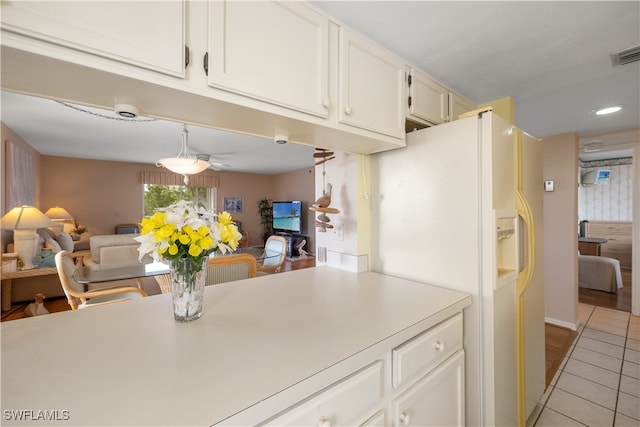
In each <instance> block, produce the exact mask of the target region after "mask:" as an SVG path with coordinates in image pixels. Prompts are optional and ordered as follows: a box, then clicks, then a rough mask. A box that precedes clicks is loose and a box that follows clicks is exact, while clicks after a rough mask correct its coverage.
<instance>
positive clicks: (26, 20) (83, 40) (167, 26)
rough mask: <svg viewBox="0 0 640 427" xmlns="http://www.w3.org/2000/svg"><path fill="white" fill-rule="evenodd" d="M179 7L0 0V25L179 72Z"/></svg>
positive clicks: (176, 2)
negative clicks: (0, 22)
mask: <svg viewBox="0 0 640 427" xmlns="http://www.w3.org/2000/svg"><path fill="white" fill-rule="evenodd" d="M184 23H185V10H184V2H183V1H182V0H171V1H131V2H129V1H126V2H125V1H121V2H108V1H97V2H94V1H39V2H27V1H12V2H2V28H3V29H4V30H7V31H11V32H15V33H18V34H22V35H26V36H29V37H33V38H36V39H40V40H44V41H47V42H50V43H54V44H58V45H61V46H65V47H69V48H73V49H77V50H80V51H84V52H88V53H91V54H94V55H98V56H103V57H106V58H110V59H114V60H117V61H120V62H124V63H127V64H132V65H136V66H139V67H143V68H147V69H150V70H153V71H158V72H161V73H165V74H169V75H174V76H179V77H183V76H184V68H185V65H184V62H185V59H184V58H185V42H184V39H185V36H184V33H185V25H184Z"/></svg>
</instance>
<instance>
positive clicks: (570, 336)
mask: <svg viewBox="0 0 640 427" xmlns="http://www.w3.org/2000/svg"><path fill="white" fill-rule="evenodd" d="M620 271H621V273H622V283H623V288H622V289H619V290H618V293H617V294H614V293H611V292H604V291H596V290H593V289H585V288H578V301H579V302H581V303H583V304H590V305H595V306H600V307H607V308H612V309H616V310H620V311H626V312H631V270H630V269H628V268H623V269H621V270H620ZM576 335H577V333H576V332H574V331H572V330H570V329H566V328H562V327H560V326H556V325H551V324H549V323H547V324H546V325H545V358H546V380H547V386H548V385H549V383H550V382H551V380H552V379H553V376H554V375H555V373H556V371H557V370H558V367H559V366H560V363H561V362H562V359H563V358H564V356H565V355H566V354H567V351H568V350H569V348H570V347H571V343H573V340H574V339H575V337H576Z"/></svg>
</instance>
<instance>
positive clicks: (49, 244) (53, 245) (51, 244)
mask: <svg viewBox="0 0 640 427" xmlns="http://www.w3.org/2000/svg"><path fill="white" fill-rule="evenodd" d="M44 247H45V249H51V250H52V251H53V253H56V254H57V253H58V252H60V251H61V250H62V248H61V247H60V244H59V243H58V242H56V241H55V240H53V239H47V240H45V241H44Z"/></svg>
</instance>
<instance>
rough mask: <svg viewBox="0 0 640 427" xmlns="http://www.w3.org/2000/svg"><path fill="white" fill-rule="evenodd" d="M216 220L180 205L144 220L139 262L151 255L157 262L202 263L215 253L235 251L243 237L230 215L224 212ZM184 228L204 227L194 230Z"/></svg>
mask: <svg viewBox="0 0 640 427" xmlns="http://www.w3.org/2000/svg"><path fill="white" fill-rule="evenodd" d="M214 217H215V214H214V213H213V212H211V211H206V210H205V209H204V208H200V207H197V206H196V205H195V204H193V203H192V202H186V201H179V202H177V203H176V204H174V205H171V206H168V207H166V208H163V209H162V210H160V211H158V212H155V213H154V214H153V215H151V216H150V217H148V218H143V219H142V220H141V221H140V225H141V226H142V227H141V233H140V234H141V235H140V236H139V237H136V240H138V241H139V242H140V243H141V246H140V248H139V252H140V258H142V256H144V255H145V254H151V255H152V256H153V258H154V259H155V260H158V259H162V258H164V259H167V260H174V259H178V258H186V257H190V258H197V259H198V260H200V259H202V258H203V257H206V256H208V255H209V254H210V253H211V252H213V251H221V252H225V253H226V252H227V251H229V250H231V251H235V250H236V249H237V248H238V240H239V239H240V238H241V236H240V233H238V227H236V225H235V223H234V222H233V219H232V218H231V214H229V213H228V212H222V213H221V214H219V215H217V217H218V219H217V221H213V218H214ZM184 224H202V225H199V226H198V227H197V229H194V228H193V226H192V225H184Z"/></svg>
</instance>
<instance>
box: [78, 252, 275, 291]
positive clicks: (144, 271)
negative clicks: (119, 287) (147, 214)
mask: <svg viewBox="0 0 640 427" xmlns="http://www.w3.org/2000/svg"><path fill="white" fill-rule="evenodd" d="M240 253H245V254H249V255H251V256H253V257H254V258H255V259H256V262H258V263H264V261H266V260H268V259H277V258H279V257H280V256H281V254H280V253H279V252H276V251H270V250H266V249H264V248H263V247H259V246H250V247H246V248H238V249H237V250H235V251H233V252H226V253H222V252H219V251H216V252H213V253H212V254H210V255H209V256H210V257H218V256H227V255H233V254H240ZM170 271H171V270H170V266H169V264H168V263H167V262H159V261H153V262H149V263H140V262H135V261H128V262H126V263H122V264H121V263H118V264H114V263H109V264H92V265H85V266H82V267H80V268H78V269H76V271H75V272H74V273H73V278H74V280H75V281H76V282H78V283H80V284H82V285H89V284H95V283H104V282H113V281H117V280H131V279H143V278H145V277H154V276H160V275H163V274H169V273H170Z"/></svg>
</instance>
